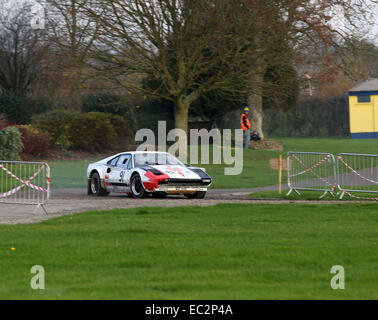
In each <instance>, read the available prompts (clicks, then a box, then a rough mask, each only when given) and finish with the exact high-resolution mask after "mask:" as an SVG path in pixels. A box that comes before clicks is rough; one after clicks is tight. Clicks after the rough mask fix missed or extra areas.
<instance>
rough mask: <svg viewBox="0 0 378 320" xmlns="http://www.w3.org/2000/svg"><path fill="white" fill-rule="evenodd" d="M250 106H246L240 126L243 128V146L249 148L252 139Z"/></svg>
mask: <svg viewBox="0 0 378 320" xmlns="http://www.w3.org/2000/svg"><path fill="white" fill-rule="evenodd" d="M248 114H249V108H248V107H246V108H244V112H243V114H242V115H241V117H240V126H241V129H242V130H243V148H244V149H248V147H249V141H250V140H251V122H250V121H249V119H248Z"/></svg>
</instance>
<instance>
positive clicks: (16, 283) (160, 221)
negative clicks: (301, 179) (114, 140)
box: [0, 204, 378, 299]
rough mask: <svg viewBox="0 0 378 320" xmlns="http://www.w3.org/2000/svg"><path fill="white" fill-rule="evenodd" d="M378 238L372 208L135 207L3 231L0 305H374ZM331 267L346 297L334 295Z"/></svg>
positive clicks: (0, 240)
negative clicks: (40, 275) (40, 280)
mask: <svg viewBox="0 0 378 320" xmlns="http://www.w3.org/2000/svg"><path fill="white" fill-rule="evenodd" d="M377 232H378V217H377V207H376V205H374V204H335V205H320V206H319V205H298V204H297V205H296V204H287V205H263V204H260V205H237V206H235V205H231V204H222V205H217V206H215V207H208V208H205V207H182V208H138V209H129V210H125V209H122V210H113V211H108V212H88V213H84V214H80V215H74V216H65V217H60V218H57V219H53V220H49V221H46V222H43V223H39V224H34V225H14V226H9V225H8V226H7V225H2V226H0V274H1V278H0V279H1V281H0V299H377V298H378V291H377V287H378V269H377V254H378V245H377V242H378V241H377ZM11 247H14V248H15V250H14V251H12V250H11ZM33 265H42V266H43V267H44V268H45V272H46V289H45V290H39V291H34V290H32V289H31V288H30V280H31V278H32V276H34V275H32V274H31V273H30V269H31V267H32V266H33ZM334 265H342V266H343V267H344V268H345V286H346V289H345V290H336V291H335V290H332V289H331V287H330V281H331V278H332V277H333V276H334V275H332V274H330V270H331V267H332V266H334Z"/></svg>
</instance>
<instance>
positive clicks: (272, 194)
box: [249, 190, 378, 202]
mask: <svg viewBox="0 0 378 320" xmlns="http://www.w3.org/2000/svg"><path fill="white" fill-rule="evenodd" d="M288 192H289V190H283V191H282V194H279V193H278V191H260V192H254V193H251V194H250V195H249V198H251V199H284V200H324V201H340V199H339V198H340V194H337V193H335V194H334V197H333V196H332V195H331V194H330V193H327V195H326V196H325V197H323V198H322V199H320V197H321V196H322V195H323V194H324V192H321V191H303V190H298V192H299V193H300V195H298V194H297V193H295V191H292V192H291V194H290V195H289V196H287V193H288ZM353 195H354V196H356V197H361V198H370V199H372V198H378V194H377V193H365V192H353ZM342 200H343V201H370V202H371V201H372V200H369V199H359V198H352V197H349V196H348V195H347V194H345V195H344V197H343V199H342Z"/></svg>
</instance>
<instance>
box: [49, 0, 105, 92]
mask: <svg viewBox="0 0 378 320" xmlns="http://www.w3.org/2000/svg"><path fill="white" fill-rule="evenodd" d="M89 2H90V0H46V3H47V12H48V16H47V26H48V29H47V30H48V39H49V42H50V46H51V52H52V54H53V55H54V59H55V68H56V69H57V70H59V71H60V72H61V73H62V74H63V75H64V76H65V77H66V78H67V79H68V80H69V81H66V82H67V83H68V84H69V88H68V89H69V93H70V95H71V97H72V99H73V100H75V99H76V98H77V95H78V93H79V91H80V89H81V88H82V87H83V86H84V84H85V83H86V82H87V81H88V79H90V74H89V71H88V70H87V65H88V57H89V50H90V49H91V47H92V46H93V43H94V42H95V40H96V39H97V35H98V24H97V23H96V22H95V21H94V20H93V19H90V18H88V16H86V15H85V14H84V11H83V9H82V6H85V5H86V4H87V3H89Z"/></svg>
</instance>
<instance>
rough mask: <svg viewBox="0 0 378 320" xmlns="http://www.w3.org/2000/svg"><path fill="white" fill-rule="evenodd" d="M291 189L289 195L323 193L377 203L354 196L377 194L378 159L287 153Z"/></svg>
mask: <svg viewBox="0 0 378 320" xmlns="http://www.w3.org/2000/svg"><path fill="white" fill-rule="evenodd" d="M287 167H288V185H289V188H290V190H289V192H288V194H287V195H290V194H291V193H292V192H293V191H294V192H296V193H297V194H298V195H300V193H299V192H298V190H309V191H323V195H322V196H321V198H323V197H324V196H325V195H326V194H327V193H330V194H331V195H332V196H334V193H335V191H338V194H340V199H343V197H344V196H345V195H348V196H349V197H351V198H355V199H366V200H378V197H377V198H371V197H361V196H356V195H354V194H353V193H356V192H357V193H378V155H369V154H353V153H340V154H338V155H337V156H334V155H333V154H331V153H315V152H288V154H287Z"/></svg>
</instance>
